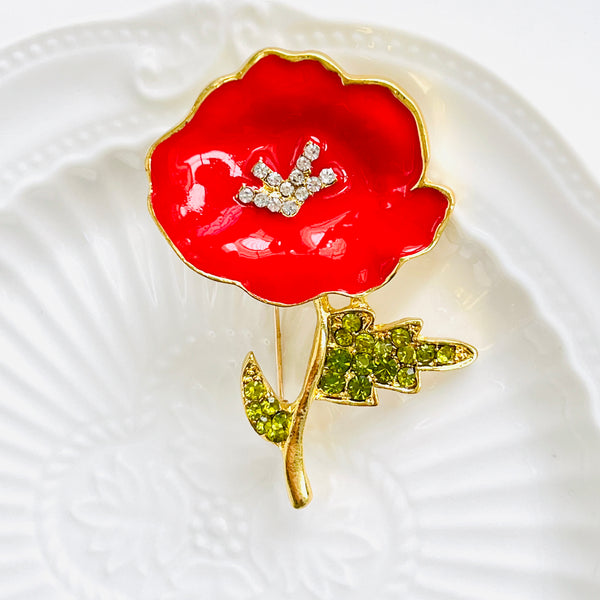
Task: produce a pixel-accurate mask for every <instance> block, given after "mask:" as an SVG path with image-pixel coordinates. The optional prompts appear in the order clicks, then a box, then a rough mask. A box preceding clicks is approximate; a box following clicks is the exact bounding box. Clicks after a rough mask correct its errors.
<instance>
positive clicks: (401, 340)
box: [390, 327, 410, 348]
mask: <svg viewBox="0 0 600 600" xmlns="http://www.w3.org/2000/svg"><path fill="white" fill-rule="evenodd" d="M390 338H391V339H392V342H393V344H394V346H396V347H398V348H399V347H400V346H404V345H406V344H410V331H408V329H404V328H403V327H398V328H396V329H392V331H391V332H390Z"/></svg>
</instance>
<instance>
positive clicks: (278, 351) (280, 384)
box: [275, 306, 285, 402]
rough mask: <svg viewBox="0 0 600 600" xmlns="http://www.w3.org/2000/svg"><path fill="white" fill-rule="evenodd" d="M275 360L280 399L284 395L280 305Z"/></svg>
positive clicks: (277, 315) (276, 310)
mask: <svg viewBox="0 0 600 600" xmlns="http://www.w3.org/2000/svg"><path fill="white" fill-rule="evenodd" d="M275 360H276V362H277V393H278V395H279V400H283V401H284V402H285V399H284V397H283V359H282V354H281V317H280V315H279V306H276V307H275Z"/></svg>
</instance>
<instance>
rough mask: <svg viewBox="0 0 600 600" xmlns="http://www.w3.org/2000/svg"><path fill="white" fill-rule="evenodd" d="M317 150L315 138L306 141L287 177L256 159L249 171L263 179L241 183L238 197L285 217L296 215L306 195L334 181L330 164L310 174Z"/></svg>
mask: <svg viewBox="0 0 600 600" xmlns="http://www.w3.org/2000/svg"><path fill="white" fill-rule="evenodd" d="M320 153H321V148H320V147H319V146H318V145H317V144H316V143H315V142H313V141H309V142H307V143H306V145H305V146H304V150H303V151H302V155H301V156H300V157H299V158H298V160H297V161H296V165H295V166H294V168H293V169H292V172H291V173H290V175H289V177H288V178H287V179H284V178H283V177H282V176H281V175H280V174H279V173H277V171H273V170H272V169H270V168H269V167H268V166H267V165H266V164H265V163H264V162H263V161H262V159H261V160H259V161H258V162H257V163H256V164H255V165H254V166H253V167H252V175H254V176H255V177H258V179H260V180H262V182H263V185H262V187H260V188H257V187H252V186H248V185H243V186H242V187H241V188H240V190H239V192H238V194H237V199H238V200H239V201H240V202H242V203H243V204H251V203H253V204H254V205H255V206H258V207H259V208H268V209H269V210H270V211H271V212H274V213H281V214H282V215H283V216H285V217H293V216H294V215H297V214H298V211H299V210H300V207H301V206H302V204H304V202H305V200H306V199H307V198H308V197H309V196H312V195H313V194H316V193H317V192H319V191H321V190H322V189H323V188H326V187H329V186H330V185H333V184H334V183H335V182H336V181H337V177H336V175H335V173H334V171H333V169H331V168H325V169H322V170H321V172H320V173H319V175H318V177H317V176H315V175H313V174H312V161H313V160H316V159H317V158H318V157H319V154H320Z"/></svg>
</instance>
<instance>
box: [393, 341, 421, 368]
mask: <svg viewBox="0 0 600 600" xmlns="http://www.w3.org/2000/svg"><path fill="white" fill-rule="evenodd" d="M396 356H397V357H398V360H399V361H400V362H401V363H404V364H405V365H412V364H413V363H414V362H415V359H416V358H417V355H416V352H415V349H414V348H413V347H412V346H400V347H399V348H398V352H396Z"/></svg>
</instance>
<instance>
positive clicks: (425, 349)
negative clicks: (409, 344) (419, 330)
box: [417, 344, 435, 365]
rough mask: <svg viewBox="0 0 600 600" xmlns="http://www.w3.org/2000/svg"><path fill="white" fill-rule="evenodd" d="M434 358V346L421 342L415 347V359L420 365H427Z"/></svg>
mask: <svg viewBox="0 0 600 600" xmlns="http://www.w3.org/2000/svg"><path fill="white" fill-rule="evenodd" d="M434 358H435V346H433V345H431V344H422V345H421V346H419V347H418V348H417V361H418V362H419V364H420V365H428V364H430V363H431V362H432V361H433V359H434Z"/></svg>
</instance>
